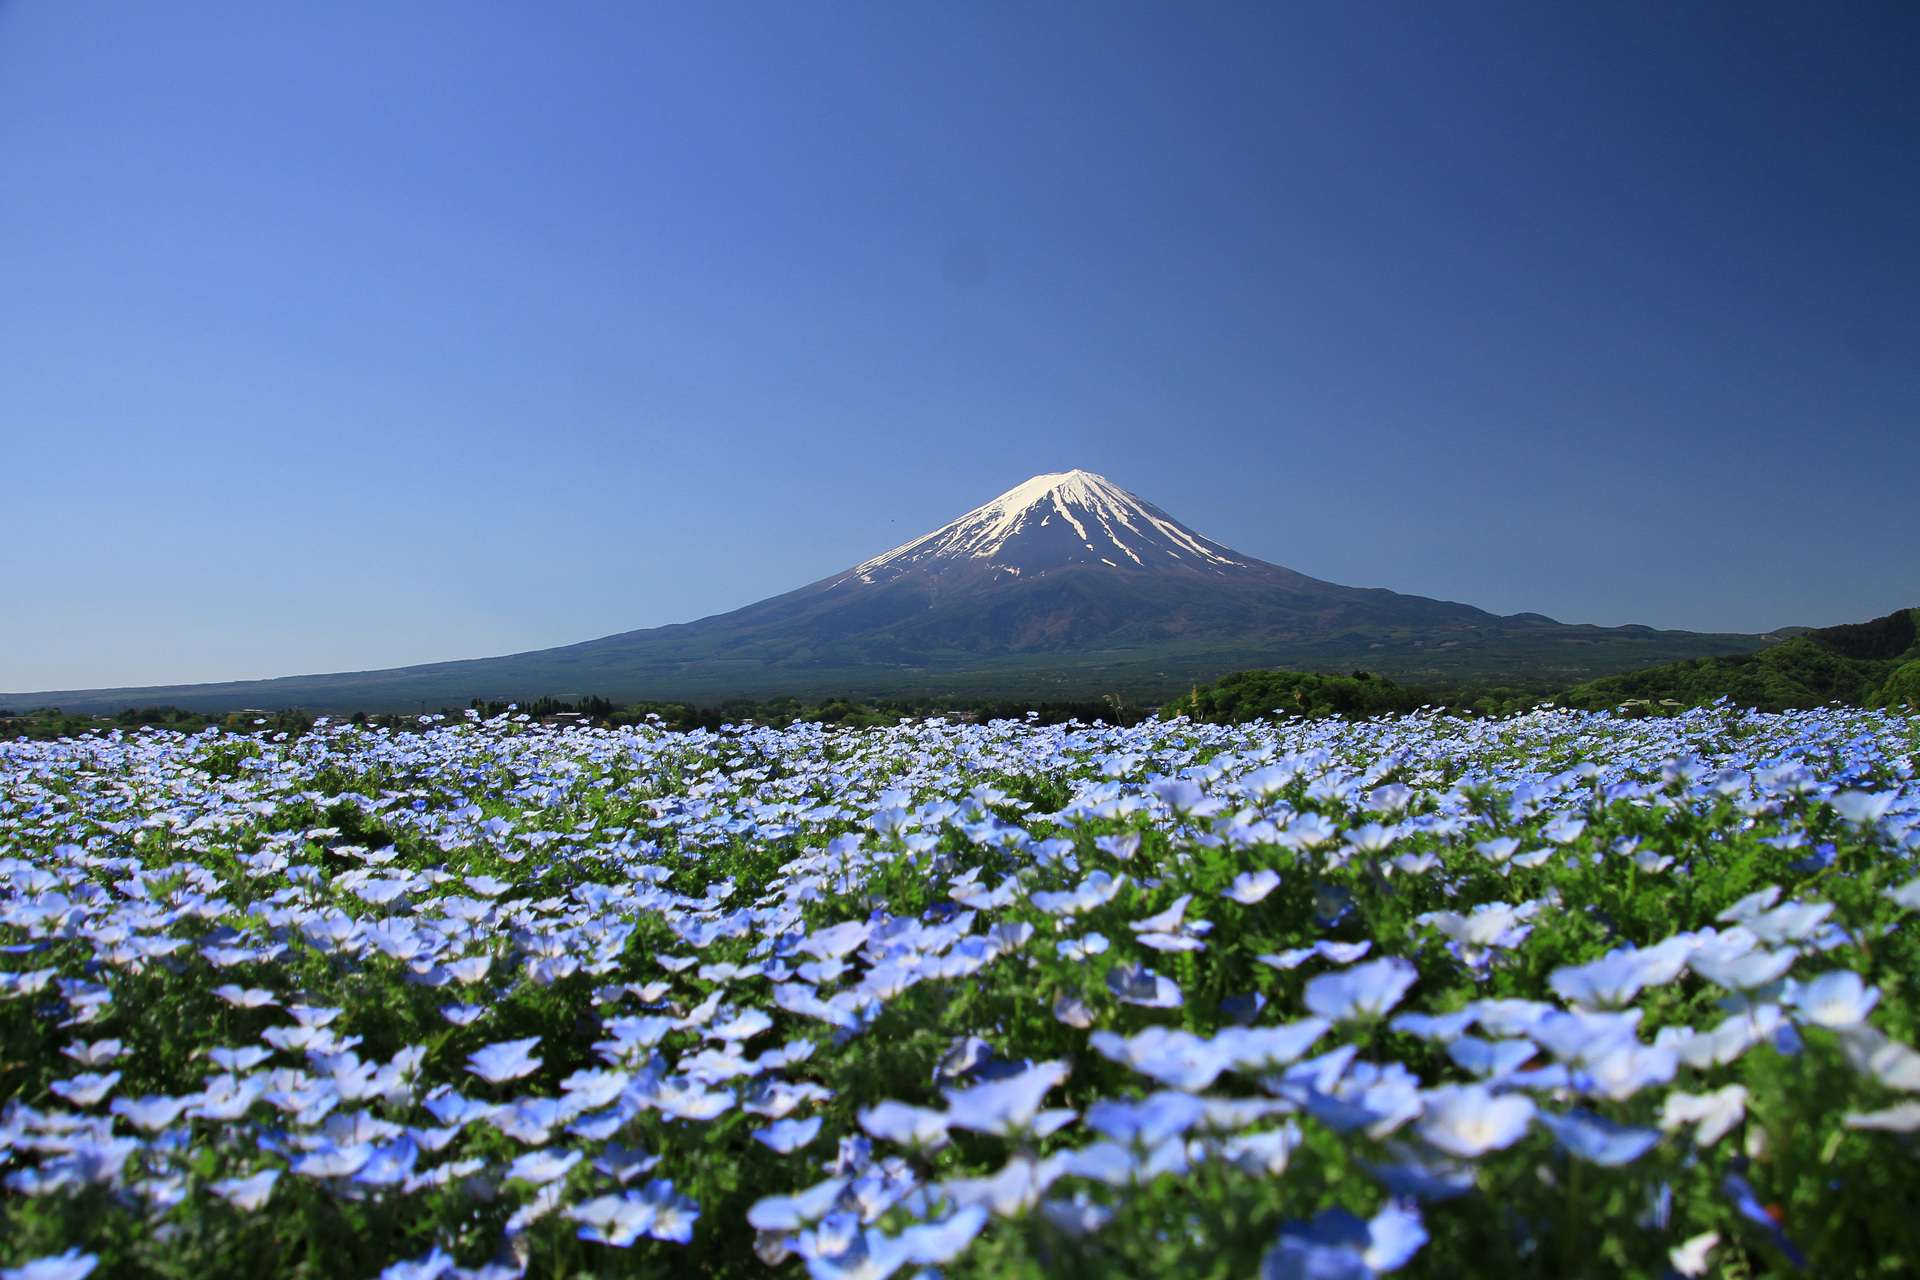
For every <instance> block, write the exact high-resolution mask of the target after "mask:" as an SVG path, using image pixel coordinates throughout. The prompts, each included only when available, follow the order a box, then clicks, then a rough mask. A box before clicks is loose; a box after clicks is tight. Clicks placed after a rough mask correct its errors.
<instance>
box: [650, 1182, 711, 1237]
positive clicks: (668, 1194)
mask: <svg viewBox="0 0 1920 1280" xmlns="http://www.w3.org/2000/svg"><path fill="white" fill-rule="evenodd" d="M640 1194H641V1195H642V1196H643V1197H644V1198H645V1199H646V1201H647V1203H648V1204H650V1205H652V1206H653V1225H652V1226H651V1227H648V1228H647V1234H648V1235H649V1236H652V1237H653V1238H654V1239H655V1240H671V1241H673V1242H674V1243H675V1244H686V1243H688V1242H689V1241H691V1240H692V1239H693V1224H694V1223H695V1222H697V1221H699V1219H700V1206H699V1204H697V1203H696V1202H695V1201H694V1200H693V1199H691V1198H690V1197H688V1196H683V1195H676V1194H675V1193H674V1190H673V1183H672V1182H670V1181H667V1180H665V1179H660V1178H656V1179H654V1180H653V1181H652V1182H649V1183H648V1184H647V1185H646V1188H645V1189H644V1190H642V1191H641V1193H640Z"/></svg>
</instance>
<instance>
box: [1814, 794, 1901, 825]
mask: <svg viewBox="0 0 1920 1280" xmlns="http://www.w3.org/2000/svg"><path fill="white" fill-rule="evenodd" d="M1899 798H1900V793H1899V792H1897V791H1881V792H1868V791H1842V792H1840V793H1838V794H1837V795H1833V796H1830V797H1828V800H1827V803H1828V804H1831V805H1832V806H1833V811H1834V812H1835V813H1837V814H1839V815H1840V816H1841V817H1842V818H1845V819H1846V820H1847V821H1848V822H1851V823H1852V824H1853V825H1855V826H1856V827H1871V826H1874V825H1875V824H1877V823H1878V822H1879V821H1880V819H1882V818H1884V817H1886V816H1887V810H1889V809H1891V808H1892V807H1893V802H1894V801H1895V800H1898V799H1899Z"/></svg>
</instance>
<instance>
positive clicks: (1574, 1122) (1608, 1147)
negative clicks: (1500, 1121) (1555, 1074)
mask: <svg viewBox="0 0 1920 1280" xmlns="http://www.w3.org/2000/svg"><path fill="white" fill-rule="evenodd" d="M1535 1118H1536V1119H1537V1120H1539V1121H1540V1123H1541V1124H1542V1125H1544V1126H1545V1127H1546V1129H1547V1131H1548V1132H1550V1133H1551V1134H1553V1136H1554V1137H1555V1139H1557V1140H1558V1141H1559V1143H1560V1145H1561V1146H1562V1147H1564V1148H1566V1150H1567V1151H1568V1153H1569V1154H1571V1155H1573V1156H1574V1157H1575V1158H1576V1159H1580V1160H1585V1161H1586V1162H1587V1163H1589V1164H1597V1165H1604V1166H1608V1167H1612V1166H1614V1165H1622V1164H1629V1163H1631V1162H1633V1161H1635V1160H1638V1159H1639V1158H1640V1157H1641V1156H1643V1155H1645V1154H1646V1153H1647V1152H1648V1151H1650V1150H1651V1149H1652V1148H1653V1146H1654V1144H1655V1143H1657V1142H1659V1141H1660V1131H1659V1130H1657V1129H1634V1128H1628V1127H1625V1126H1621V1125H1617V1124H1614V1123H1613V1122H1612V1121H1611V1120H1608V1119H1606V1118H1605V1117H1602V1116H1597V1115H1594V1114H1593V1113H1592V1112H1590V1111H1579V1110H1575V1111H1569V1112H1567V1113H1566V1114H1565V1115H1555V1114H1554V1113H1553V1112H1551V1111H1541V1112H1539V1113H1537V1114H1536V1116H1535Z"/></svg>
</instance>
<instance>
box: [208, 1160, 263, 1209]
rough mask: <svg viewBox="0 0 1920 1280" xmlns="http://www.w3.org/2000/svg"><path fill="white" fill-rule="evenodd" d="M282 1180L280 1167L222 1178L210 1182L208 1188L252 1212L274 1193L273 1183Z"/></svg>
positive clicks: (239, 1207) (236, 1205)
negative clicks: (243, 1175) (250, 1174)
mask: <svg viewBox="0 0 1920 1280" xmlns="http://www.w3.org/2000/svg"><path fill="white" fill-rule="evenodd" d="M278 1181H280V1171H279V1170H278V1169H266V1170H263V1171H262V1172H260V1173H256V1174H254V1175H253V1176H251V1177H247V1178H222V1179H221V1180H220V1181H218V1182H214V1183H210V1184H209V1185H208V1187H207V1189H208V1190H209V1191H211V1192H213V1194H215V1195H217V1196H219V1197H220V1198H221V1199H222V1200H225V1201H226V1202H227V1203H228V1204H230V1205H232V1206H233V1207H234V1208H236V1209H239V1210H240V1211H241V1212H243V1213H252V1212H253V1211H254V1210H256V1209H258V1208H259V1207H260V1206H261V1205H263V1204H265V1203H266V1202H267V1197H269V1196H271V1195H272V1194H273V1184H274V1183H276V1182H278Z"/></svg>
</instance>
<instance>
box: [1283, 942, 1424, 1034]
mask: <svg viewBox="0 0 1920 1280" xmlns="http://www.w3.org/2000/svg"><path fill="white" fill-rule="evenodd" d="M1419 977H1420V971H1419V970H1418V969H1416V968H1414V967H1413V966H1412V965H1411V964H1408V963H1407V962H1406V961H1405V960H1402V959H1400V958H1399V957H1398V956H1389V957H1387V958H1386V959H1384V960H1375V961H1372V962H1371V963H1369V964H1363V965H1357V966H1355V967H1354V968H1351V969H1344V970H1342V971H1340V972H1339V973H1323V974H1321V975H1320V976H1319V977H1317V978H1314V979H1312V980H1310V981H1309V982H1308V983H1307V990H1306V996H1305V1001H1306V1006H1307V1008H1309V1009H1311V1010H1313V1011H1314V1012H1315V1013H1317V1014H1319V1015H1320V1016H1321V1017H1323V1018H1326V1019H1328V1020H1330V1021H1333V1022H1356V1021H1360V1020H1362V1019H1366V1018H1377V1017H1380V1016H1381V1015H1382V1014H1384V1013H1386V1012H1387V1011H1388V1010H1389V1009H1391V1008H1393V1006H1395V1005H1396V1004H1399V1003H1400V1000H1401V997H1403V996H1405V995H1406V994H1407V988H1409V987H1411V986H1412V985H1413V984H1414V983H1415V982H1416V981H1417V980H1418V979H1419Z"/></svg>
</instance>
